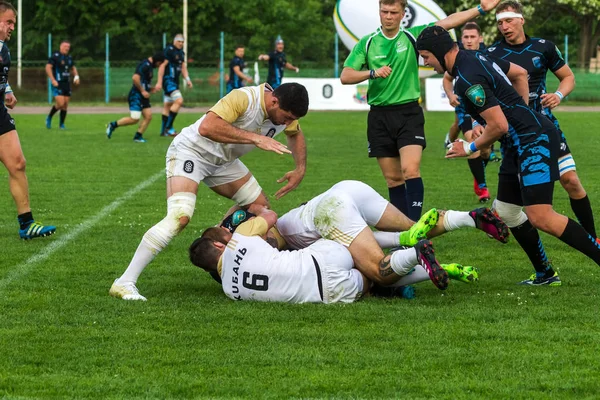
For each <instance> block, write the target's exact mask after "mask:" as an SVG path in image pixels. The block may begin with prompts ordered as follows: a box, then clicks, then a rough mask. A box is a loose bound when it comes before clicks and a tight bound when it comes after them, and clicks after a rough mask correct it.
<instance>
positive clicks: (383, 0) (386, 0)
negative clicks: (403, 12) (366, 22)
mask: <svg viewBox="0 0 600 400" xmlns="http://www.w3.org/2000/svg"><path fill="white" fill-rule="evenodd" d="M397 3H400V7H402V8H403V9H405V8H406V7H407V6H408V4H407V3H408V1H407V0H379V7H381V6H382V5H384V4H385V5H386V6H392V5H394V4H397Z"/></svg>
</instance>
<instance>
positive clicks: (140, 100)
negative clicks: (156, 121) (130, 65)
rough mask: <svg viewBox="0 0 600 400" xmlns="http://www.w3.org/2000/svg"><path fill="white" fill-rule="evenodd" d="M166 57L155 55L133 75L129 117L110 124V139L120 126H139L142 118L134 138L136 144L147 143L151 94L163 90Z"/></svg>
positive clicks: (150, 115)
mask: <svg viewBox="0 0 600 400" xmlns="http://www.w3.org/2000/svg"><path fill="white" fill-rule="evenodd" d="M165 65H166V63H165V55H164V54H163V53H162V52H159V53H155V54H154V55H153V56H152V57H148V58H146V59H145V60H142V61H141V62H140V63H139V64H138V66H137V67H136V69H135V73H134V74H133V77H132V80H133V86H132V87H131V90H130V91H129V96H128V97H127V100H128V102H129V112H130V114H129V117H123V118H121V119H120V120H118V121H113V122H109V123H108V126H107V128H106V136H107V137H108V138H109V139H110V138H111V137H112V134H113V132H114V131H115V129H117V128H118V127H119V126H127V125H133V124H137V123H138V122H139V120H140V117H142V121H141V122H140V126H139V128H138V130H137V132H136V134H135V136H134V137H133V141H134V142H139V143H145V142H146V139H144V137H143V136H142V135H143V134H144V132H146V128H147V127H148V124H149V123H150V121H151V120H152V109H151V105H150V93H155V92H157V91H160V90H161V89H162V80H163V74H164V71H165ZM154 68H158V79H157V80H156V85H155V86H154V87H152V88H151V87H150V86H151V84H152V76H153V73H154Z"/></svg>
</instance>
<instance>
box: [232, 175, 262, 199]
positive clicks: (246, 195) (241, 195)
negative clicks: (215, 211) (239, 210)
mask: <svg viewBox="0 0 600 400" xmlns="http://www.w3.org/2000/svg"><path fill="white" fill-rule="evenodd" d="M261 192H262V188H261V187H260V185H259V184H258V182H257V181H256V179H255V178H254V177H253V176H251V177H250V179H249V180H248V182H246V183H244V184H243V185H242V187H241V188H239V189H238V191H237V192H235V194H234V195H233V197H232V198H231V200H233V201H235V202H236V203H237V204H238V205H239V206H247V205H249V204H252V203H254V201H255V200H256V199H258V196H260V194H261Z"/></svg>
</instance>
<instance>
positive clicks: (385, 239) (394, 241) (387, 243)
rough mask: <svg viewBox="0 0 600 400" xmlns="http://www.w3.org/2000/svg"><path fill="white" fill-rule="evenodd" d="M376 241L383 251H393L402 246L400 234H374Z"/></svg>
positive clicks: (379, 232)
mask: <svg viewBox="0 0 600 400" xmlns="http://www.w3.org/2000/svg"><path fill="white" fill-rule="evenodd" d="M373 236H375V240H376V241H377V243H378V244H379V247H381V248H382V249H391V248H392V247H397V246H398V245H399V244H400V232H381V231H375V232H373Z"/></svg>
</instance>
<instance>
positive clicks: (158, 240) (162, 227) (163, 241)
mask: <svg viewBox="0 0 600 400" xmlns="http://www.w3.org/2000/svg"><path fill="white" fill-rule="evenodd" d="M195 206H196V195H195V194H192V193H186V192H180V193H175V194H173V195H172V196H171V197H169V198H168V199H167V216H166V217H165V218H163V219H162V221H160V222H159V223H158V224H156V225H154V226H153V227H152V228H150V229H149V230H148V232H146V234H145V235H144V239H143V240H144V241H145V242H146V243H147V245H148V246H150V247H151V248H152V249H154V250H156V251H161V250H162V249H164V248H165V247H167V245H168V244H169V242H170V241H171V240H172V239H173V238H174V237H175V236H176V235H177V234H178V233H179V232H180V231H181V230H182V229H183V226H182V224H181V218H183V217H186V218H187V219H188V221H189V220H190V219H191V218H192V216H193V215H194V208H195Z"/></svg>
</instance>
